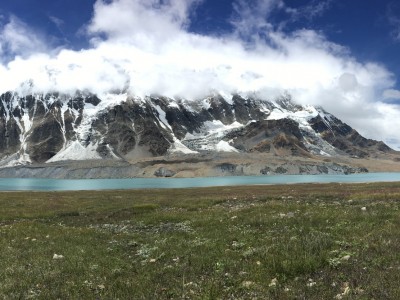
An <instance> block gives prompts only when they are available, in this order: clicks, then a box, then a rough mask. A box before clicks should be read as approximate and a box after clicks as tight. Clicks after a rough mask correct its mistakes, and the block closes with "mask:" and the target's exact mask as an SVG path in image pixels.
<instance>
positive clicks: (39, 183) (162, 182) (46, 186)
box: [0, 173, 400, 191]
mask: <svg viewBox="0 0 400 300" xmlns="http://www.w3.org/2000/svg"><path fill="white" fill-rule="evenodd" d="M389 181H400V173H365V174H352V175H274V176H234V177H202V178H132V179H77V180H72V179H71V180H70V179H37V178H32V179H31V178H1V179H0V191H79V190H124V189H156V188H158V189H166V188H192V187H212V186H236V185H259V184H290V183H328V182H337V183H352V182H353V183H354V182H389Z"/></svg>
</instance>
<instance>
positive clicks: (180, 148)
mask: <svg viewBox="0 0 400 300" xmlns="http://www.w3.org/2000/svg"><path fill="white" fill-rule="evenodd" d="M169 152H170V153H184V154H195V153H198V152H197V151H193V150H190V149H189V148H188V147H186V146H185V145H184V144H182V142H181V141H180V140H178V139H177V138H175V139H174V143H173V144H172V145H171V148H170V149H169Z"/></svg>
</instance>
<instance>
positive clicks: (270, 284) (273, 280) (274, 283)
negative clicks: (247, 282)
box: [269, 278, 278, 287]
mask: <svg viewBox="0 0 400 300" xmlns="http://www.w3.org/2000/svg"><path fill="white" fill-rule="evenodd" d="M277 284H278V279H276V278H274V279H272V280H271V282H270V283H269V287H274V286H276V285H277Z"/></svg>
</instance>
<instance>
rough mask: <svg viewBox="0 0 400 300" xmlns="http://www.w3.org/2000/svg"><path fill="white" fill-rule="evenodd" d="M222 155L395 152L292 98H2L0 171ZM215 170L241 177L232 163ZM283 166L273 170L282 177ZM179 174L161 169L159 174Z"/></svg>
mask: <svg viewBox="0 0 400 300" xmlns="http://www.w3.org/2000/svg"><path fill="white" fill-rule="evenodd" d="M221 152H224V153H225V152H230V153H239V154H240V153H243V154H245V153H247V154H254V155H255V154H256V153H267V154H268V153H269V154H271V155H274V156H279V157H293V156H294V157H303V158H308V157H313V156H315V155H320V156H327V157H329V156H336V155H341V156H347V157H358V158H367V157H374V156H376V155H377V153H378V154H379V153H391V152H393V150H391V149H390V148H389V147H388V146H386V145H385V144H383V143H382V142H377V141H373V140H369V139H366V138H364V137H362V136H361V135H360V134H359V133H358V132H357V131H355V130H354V129H352V128H351V127H350V126H348V125H346V124H344V123H342V122H341V121H340V120H338V119H337V118H335V117H334V116H332V115H331V114H329V113H327V112H325V111H324V110H323V109H322V108H315V107H312V106H299V105H296V104H294V103H293V102H292V101H291V99H290V97H289V96H283V97H280V98H278V99H274V100H273V101H267V100H265V99H258V98H255V97H247V98H245V97H242V96H240V95H232V96H229V97H222V96H220V95H214V96H210V97H208V98H205V99H200V100H196V101H189V100H185V99H178V100H176V99H169V98H165V97H159V96H151V97H145V98H143V99H140V98H135V97H131V96H129V95H127V94H107V95H92V94H89V93H80V92H77V93H75V94H74V95H61V94H58V93H51V94H32V95H23V96H21V95H19V94H15V93H5V94H3V95H1V96H0V167H13V166H18V165H37V164H47V163H55V162H62V161H78V160H82V161H91V160H114V161H125V162H135V161H138V160H140V159H145V158H152V157H160V156H164V157H165V156H168V155H172V154H174V155H175V154H176V155H180V154H190V155H197V154H199V155H211V154H212V153H221ZM215 168H216V170H218V172H222V173H229V174H236V173H238V172H239V173H240V170H239V169H238V168H237V167H236V165H235V164H230V163H223V164H221V165H219V166H216V167H215ZM307 168H308V167H307V166H303V167H301V168H300V167H299V170H298V172H299V173H302V172H303V171H304V170H307ZM320 168H322V169H318V170H319V172H320V173H326V172H325V170H326V169H324V168H323V166H322V167H321V166H320ZM327 168H328V169H329V168H330V167H329V166H327ZM283 169H285V167H283V166H282V167H281V169H279V168H275V169H273V172H274V173H285V172H284V170H283ZM260 170H261V169H260ZM263 170H264V169H263ZM316 170H317V169H316ZM318 170H317V171H318ZM263 172H264V173H263ZM263 172H260V173H261V174H267V173H268V172H271V170H268V169H267V168H265V170H264V171H263ZM304 172H306V171H304ZM313 172H314V171H313ZM174 175H175V173H174V172H173V171H171V170H169V169H164V168H160V169H158V170H156V171H155V172H154V176H163V177H170V176H174Z"/></svg>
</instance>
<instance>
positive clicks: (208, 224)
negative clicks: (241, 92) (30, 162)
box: [0, 183, 400, 299]
mask: <svg viewBox="0 0 400 300" xmlns="http://www.w3.org/2000/svg"><path fill="white" fill-rule="evenodd" d="M399 207H400V183H390V184H383V183H380V184H349V185H344V184H323V185H322V184H321V185H319V184H318V185H317V184H310V185H306V184H304V185H284V186H251V187H223V188H204V189H181V190H132V191H101V192H93V191H92V192H90V191H87V192H46V193H44V192H37V193H36V192H35V193H25V192H16V193H0V248H1V249H2V250H1V251H0V298H1V299H117V298H119V299H155V298H157V299H160V298H161V299H400V285H399V284H398V283H399V282H400V211H399Z"/></svg>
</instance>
